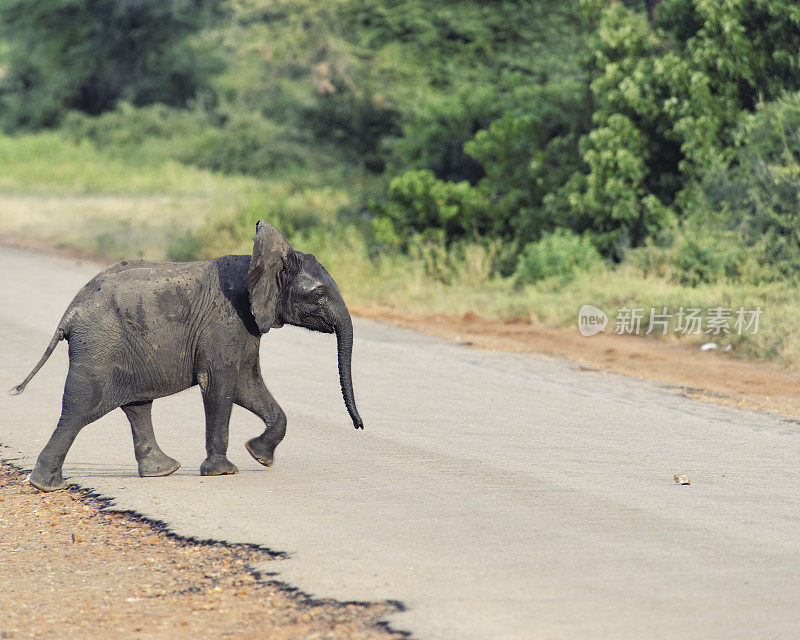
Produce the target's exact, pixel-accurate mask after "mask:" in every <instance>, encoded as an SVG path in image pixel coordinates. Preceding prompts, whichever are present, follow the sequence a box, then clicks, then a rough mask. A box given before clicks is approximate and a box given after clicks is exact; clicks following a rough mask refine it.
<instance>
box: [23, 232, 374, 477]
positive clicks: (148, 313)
mask: <svg viewBox="0 0 800 640" xmlns="http://www.w3.org/2000/svg"><path fill="white" fill-rule="evenodd" d="M285 323H288V324H293V325H297V326H300V327H306V328H307V329H312V330H315V331H322V332H324V333H334V332H335V333H336V338H337V346H338V355H339V380H340V382H341V386H342V395H343V396H344V403H345V406H346V407H347V411H348V412H349V413H350V417H351V418H352V420H353V425H355V427H356V429H363V428H364V424H363V423H362V421H361V417H360V416H359V415H358V411H357V410H356V404H355V399H354V397H353V381H352V378H351V375H350V361H351V355H352V349H353V324H352V322H351V320H350V314H349V313H348V311H347V307H346V306H345V304H344V300H343V299H342V295H341V293H339V289H338V288H337V287H336V283H335V282H334V281H333V279H332V278H331V277H330V275H328V272H327V271H325V269H324V268H323V267H322V265H321V264H320V263H319V262H317V260H316V258H314V256H312V255H310V254H305V253H300V252H299V251H294V250H293V249H292V248H291V247H290V246H289V243H288V242H286V239H285V238H284V237H283V235H281V233H280V232H279V231H278V230H277V229H276V228H275V227H273V226H272V225H271V224H269V223H267V222H265V221H263V220H261V221H259V222H258V224H257V225H256V236H255V242H254V246H253V255H252V256H224V257H222V258H217V259H216V260H209V261H205V262H187V263H177V262H147V261H143V260H133V261H127V262H120V263H118V264H115V265H113V266H111V267H109V268H108V269H106V270H105V271H102V272H100V273H99V274H97V275H96V276H95V277H94V278H92V280H91V281H90V282H89V283H88V284H87V285H86V286H84V287H83V289H81V290H80V291H79V292H78V295H76V296H75V299H74V300H73V301H72V303H71V304H70V305H69V307H68V308H67V310H66V312H65V313H64V316H63V317H62V318H61V322H59V324H58V328H57V329H56V332H55V335H54V336H53V339H52V340H51V341H50V344H49V345H48V347H47V350H46V351H45V353H44V355H43V356H42V359H41V360H40V361H39V363H38V364H37V365H36V367H34V369H33V371H31V373H30V374H29V375H28V377H27V378H25V380H24V381H23V382H22V383H21V384H19V385H18V386H16V387H15V388H14V389H13V390H12V393H15V394H17V393H21V392H22V391H23V390H24V389H25V386H26V385H27V384H28V382H29V381H30V380H31V378H33V376H34V375H36V372H37V371H39V369H40V368H41V367H42V365H43V364H44V363H45V362H46V361H47V359H48V358H49V357H50V354H51V353H52V352H53V350H54V349H55V347H56V345H57V344H58V342H59V341H60V340H67V341H68V342H69V373H68V374H67V381H66V384H65V385H64V400H63V406H62V410H61V418H60V419H59V421H58V425H57V426H56V429H55V431H54V432H53V435H52V436H51V437H50V441H49V442H48V443H47V445H46V446H45V448H44V449H43V450H42V452H41V454H40V455H39V459H38V460H37V461H36V467H35V468H34V470H33V472H32V473H31V475H30V483H31V484H32V485H33V486H34V487H36V488H38V489H41V490H42V491H55V490H56V489H61V488H63V487H64V486H66V483H65V482H64V480H63V478H62V476H61V467H62V465H63V463H64V458H65V457H66V455H67V451H69V448H70V446H71V445H72V443H73V442H74V440H75V437H76V436H77V435H78V432H79V431H80V430H81V429H82V428H83V427H85V426H86V425H87V424H89V423H90V422H94V421H95V420H97V419H98V418H100V417H101V416H103V415H105V414H106V413H108V412H109V411H112V410H113V409H116V408H117V407H122V410H123V411H124V412H125V414H126V415H127V416H128V420H130V423H131V430H132V431H133V446H134V452H135V454H136V461H137V462H138V463H139V475H140V476H166V475H169V474H170V473H173V472H174V471H176V470H177V469H178V467H180V463H178V461H177V460H173V459H172V458H170V457H169V456H168V455H166V454H165V453H164V452H163V451H162V450H161V448H160V447H159V446H158V443H157V442H156V439H155V436H154V434H153V424H152V422H151V417H150V411H151V409H152V406H153V400H154V399H155V398H161V397H163V396H168V395H171V394H173V393H177V392H179V391H182V390H184V389H186V388H188V387H191V386H194V385H196V384H197V385H200V390H201V392H202V395H203V404H204V406H205V414H206V452H207V454H208V457H207V458H206V459H205V461H204V462H203V464H202V466H201V467H200V473H201V474H202V475H206V476H213V475H221V474H226V473H236V471H237V469H236V467H235V466H234V465H233V464H232V463H231V462H230V461H229V460H228V458H227V456H226V454H227V450H228V422H229V420H230V416H231V409H232V407H233V404H234V403H236V404H238V405H239V406H241V407H244V408H245V409H248V410H250V411H252V412H253V413H254V414H256V415H257V416H258V417H259V418H261V419H262V420H263V421H264V424H265V425H266V429H265V430H264V433H262V434H261V435H260V436H258V437H257V438H253V439H252V440H249V441H248V442H247V443H246V445H245V446H246V447H247V450H248V451H249V452H250V454H251V455H252V456H253V457H254V458H255V459H256V460H258V462H260V463H261V464H263V465H266V466H270V465H271V464H272V460H273V453H274V451H275V447H276V446H277V445H278V443H279V442H280V441H281V440H282V439H283V436H284V434H285V432H286V415H285V414H284V413H283V411H282V410H281V408H280V407H279V406H278V404H277V403H276V402H275V400H274V399H273V398H272V396H271V395H270V393H269V391H267V388H266V386H265V385H264V381H263V379H262V378H261V369H260V366H259V360H258V348H259V343H260V339H261V335H262V334H264V333H266V332H267V331H269V330H270V329H271V328H277V327H282V326H283V325H284V324H285Z"/></svg>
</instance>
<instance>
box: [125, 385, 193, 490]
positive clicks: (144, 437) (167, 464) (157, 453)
mask: <svg viewBox="0 0 800 640" xmlns="http://www.w3.org/2000/svg"><path fill="white" fill-rule="evenodd" d="M152 409H153V402H152V400H150V401H145V402H132V403H130V404H126V405H123V406H122V410H123V411H124V412H125V415H126V416H128V420H129V421H130V423H131V432H132V433H133V452H134V454H135V455H136V462H137V463H138V464H139V475H140V476H142V477H143V478H144V477H149V476H168V475H169V474H171V473H174V472H176V471H177V470H178V469H179V468H180V466H181V463H180V462H178V461H177V460H175V459H173V458H170V457H169V456H168V455H167V454H166V453H164V452H163V451H162V450H161V447H159V446H158V442H156V436H155V433H154V432H153V418H152Z"/></svg>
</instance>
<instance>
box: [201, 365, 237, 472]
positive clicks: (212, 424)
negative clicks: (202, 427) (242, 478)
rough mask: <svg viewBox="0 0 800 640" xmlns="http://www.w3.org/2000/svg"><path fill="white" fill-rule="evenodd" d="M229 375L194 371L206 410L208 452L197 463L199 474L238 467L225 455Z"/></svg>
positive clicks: (233, 470)
mask: <svg viewBox="0 0 800 640" xmlns="http://www.w3.org/2000/svg"><path fill="white" fill-rule="evenodd" d="M233 378H234V376H233V375H232V374H228V375H226V374H225V373H224V372H217V374H216V375H209V374H201V375H198V383H199V384H200V391H201V392H202V394H203V406H204V408H205V410H206V454H208V457H207V458H206V459H205V460H204V461H203V464H201V465H200V475H202V476H223V475H228V474H231V473H236V472H237V471H239V470H238V469H237V468H236V465H235V464H233V463H232V462H231V461H230V460H228V456H227V454H228V428H229V426H230V419H231V409H233V399H232V398H233V391H232V389H231V387H232V386H233V385H232V384H231V383H230V380H231V379H233Z"/></svg>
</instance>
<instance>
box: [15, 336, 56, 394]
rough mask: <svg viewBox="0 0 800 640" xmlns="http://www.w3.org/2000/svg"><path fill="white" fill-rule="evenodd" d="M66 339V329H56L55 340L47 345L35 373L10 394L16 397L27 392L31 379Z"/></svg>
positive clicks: (34, 369) (34, 370) (30, 374)
mask: <svg viewBox="0 0 800 640" xmlns="http://www.w3.org/2000/svg"><path fill="white" fill-rule="evenodd" d="M64 338H65V332H64V329H63V328H62V327H61V326H60V325H59V327H58V329H56V332H55V334H54V335H53V339H52V340H50V344H48V345H47V349H45V351H44V355H43V356H42V359H41V360H39V362H38V363H37V364H36V366H35V367H34V368H33V371H31V372H30V373H29V374H28V377H27V378H25V379H24V380H23V381H22V382H20V383H19V384H18V385H17V386H16V387H14V388H13V389H11V390H10V392H9V393H11V395H13V396H16V395H19V394H20V393H22V392H23V391H25V387H26V386H28V383H29V382H30V381H31V378H33V376H35V375H36V374H37V373H38V372H39V369H41V368H42V367H43V366H44V363H45V362H47V359H48V358H49V357H50V354H51V353H53V350H54V349H55V348H56V346H57V345H58V343H59V342H60V341H61V340H63V339H64Z"/></svg>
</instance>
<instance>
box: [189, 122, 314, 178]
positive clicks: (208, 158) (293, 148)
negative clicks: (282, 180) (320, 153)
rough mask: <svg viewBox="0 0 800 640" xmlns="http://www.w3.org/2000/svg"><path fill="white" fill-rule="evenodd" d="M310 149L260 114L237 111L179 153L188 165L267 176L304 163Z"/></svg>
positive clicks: (309, 153) (223, 171) (224, 171)
mask: <svg viewBox="0 0 800 640" xmlns="http://www.w3.org/2000/svg"><path fill="white" fill-rule="evenodd" d="M310 155H311V149H309V148H308V146H307V145H303V144H302V141H299V140H295V139H292V137H291V136H290V135H288V133H287V132H286V130H285V129H283V128H282V127H280V126H279V125H276V124H275V123H273V122H270V121H269V120H266V119H265V118H263V117H262V116H260V115H258V114H252V115H250V114H246V115H241V114H235V115H233V116H231V117H230V118H228V120H227V121H226V122H225V124H224V125H222V126H220V127H214V128H208V129H206V130H205V131H204V132H203V133H202V134H201V135H200V136H198V137H197V139H196V140H194V141H192V142H191V143H190V144H188V145H187V146H186V148H185V150H184V151H183V153H182V154H181V156H180V159H181V160H182V161H183V162H185V163H187V164H194V165H196V166H198V167H202V168H204V169H211V170H212V171H220V172H222V173H240V174H246V175H255V176H265V175H268V174H270V173H274V172H276V171H279V170H285V169H287V168H291V167H297V166H303V165H304V164H305V163H306V162H307V159H308V158H309V156H310Z"/></svg>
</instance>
